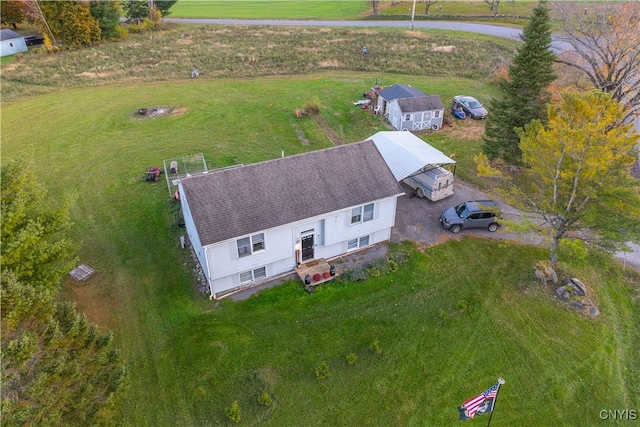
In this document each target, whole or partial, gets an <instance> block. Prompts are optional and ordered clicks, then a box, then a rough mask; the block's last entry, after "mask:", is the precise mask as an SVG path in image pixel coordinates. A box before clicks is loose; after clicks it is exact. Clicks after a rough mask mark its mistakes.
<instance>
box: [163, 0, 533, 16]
mask: <svg viewBox="0 0 640 427" xmlns="http://www.w3.org/2000/svg"><path fill="white" fill-rule="evenodd" d="M535 5H536V2H534V1H528V0H515V1H506V2H501V4H500V6H499V8H498V12H499V14H500V15H512V16H522V17H526V16H529V14H530V13H531V10H532V9H533V8H534V7H535ZM412 8H413V1H411V0H408V1H398V2H391V1H380V2H379V5H378V16H379V17H381V18H384V17H385V16H396V17H398V16H410V15H411V12H412ZM493 14H494V12H493V11H492V10H491V9H489V6H488V4H487V3H485V2H483V1H472V0H461V1H455V0H453V1H452V0H447V1H442V2H438V3H435V4H432V5H431V6H430V7H429V18H431V19H438V18H443V17H447V18H449V19H450V17H451V16H458V17H460V16H467V17H469V19H474V18H478V17H482V16H484V17H486V18H490V19H492V20H495V21H503V20H504V18H503V17H502V16H498V17H493ZM424 15H425V4H424V3H423V2H418V3H416V9H415V16H416V17H417V19H420V18H422V17H424ZM170 17H171V18H218V19H285V18H284V17H286V19H338V20H349V19H362V18H373V6H372V4H371V1H366V0H347V1H344V0H343V1H339V0H333V1H321V0H298V1H292V0H273V1H269V0H267V1H251V0H241V1H230V0H222V1H215V0H214V1H198V0H180V1H179V2H177V3H176V4H175V5H174V6H173V7H172V8H171V15H170Z"/></svg>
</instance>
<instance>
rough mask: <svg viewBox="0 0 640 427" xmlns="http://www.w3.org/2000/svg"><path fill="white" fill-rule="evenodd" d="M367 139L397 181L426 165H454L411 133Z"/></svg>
mask: <svg viewBox="0 0 640 427" xmlns="http://www.w3.org/2000/svg"><path fill="white" fill-rule="evenodd" d="M368 139H370V140H372V141H373V142H374V143H375V144H376V147H377V148H378V151H380V154H382V157H383V158H384V160H385V162H386V163H387V166H389V169H391V172H392V173H393V176H394V177H395V178H396V180H398V181H402V180H403V179H405V178H406V177H408V176H409V175H413V174H414V173H415V172H416V171H418V170H420V169H422V168H423V167H425V166H427V165H442V164H447V163H455V160H453V159H450V158H449V157H447V156H445V155H444V154H442V151H440V150H438V149H436V148H434V147H432V146H430V145H429V144H427V143H426V142H424V141H423V140H421V139H420V138H418V137H417V136H415V135H414V134H412V133H411V132H406V131H385V132H378V133H376V134H375V135H373V136H372V137H370V138H368Z"/></svg>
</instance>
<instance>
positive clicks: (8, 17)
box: [0, 0, 25, 30]
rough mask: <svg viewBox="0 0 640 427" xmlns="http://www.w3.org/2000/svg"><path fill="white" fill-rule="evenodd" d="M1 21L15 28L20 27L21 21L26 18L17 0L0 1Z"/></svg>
mask: <svg viewBox="0 0 640 427" xmlns="http://www.w3.org/2000/svg"><path fill="white" fill-rule="evenodd" d="M0 6H1V8H0V22H2V24H3V25H11V26H12V27H13V29H14V30H16V29H18V25H17V24H19V23H21V22H23V21H24V20H25V15H24V12H23V11H22V9H21V8H20V2H19V1H17V0H2V2H0Z"/></svg>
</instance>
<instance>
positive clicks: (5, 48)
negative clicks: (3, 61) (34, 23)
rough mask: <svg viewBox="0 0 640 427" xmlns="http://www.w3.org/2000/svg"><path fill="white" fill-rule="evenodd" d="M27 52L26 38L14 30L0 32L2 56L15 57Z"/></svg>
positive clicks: (0, 52) (0, 53)
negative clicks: (17, 54)
mask: <svg viewBox="0 0 640 427" xmlns="http://www.w3.org/2000/svg"><path fill="white" fill-rule="evenodd" d="M27 50H28V48H27V42H25V40H24V36H22V35H20V34H18V33H16V32H15V31H13V30H8V29H7V30H0V56H8V55H15V54H16V53H20V52H26V51H27Z"/></svg>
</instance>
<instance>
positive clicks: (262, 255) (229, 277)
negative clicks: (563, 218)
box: [185, 197, 396, 296]
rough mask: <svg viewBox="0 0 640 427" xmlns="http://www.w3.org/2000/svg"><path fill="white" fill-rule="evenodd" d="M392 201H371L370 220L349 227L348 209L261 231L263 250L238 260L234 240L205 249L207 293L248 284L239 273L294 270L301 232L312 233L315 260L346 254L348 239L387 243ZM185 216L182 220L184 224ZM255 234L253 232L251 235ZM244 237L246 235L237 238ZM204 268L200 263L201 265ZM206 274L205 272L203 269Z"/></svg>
mask: <svg viewBox="0 0 640 427" xmlns="http://www.w3.org/2000/svg"><path fill="white" fill-rule="evenodd" d="M395 212H396V198H395V197H392V198H388V199H384V200H379V201H377V202H375V206H374V219H373V220H372V221H367V222H364V223H358V224H353V225H352V224H351V208H349V209H346V210H342V211H338V212H333V213H330V214H327V215H324V216H322V217H316V218H312V219H308V220H304V221H299V222H297V223H293V224H287V225H284V226H282V227H278V228H274V229H271V230H266V231H264V232H263V233H264V235H265V248H266V249H265V250H264V251H261V252H257V253H254V254H252V255H249V256H245V257H242V258H238V251H237V245H236V240H237V239H231V240H226V241H224V242H220V243H216V244H214V245H209V246H207V247H206V248H205V249H206V256H207V261H208V263H209V270H210V273H211V279H212V280H211V282H210V287H211V292H212V294H214V296H215V295H217V294H220V293H221V292H226V291H230V290H233V289H236V288H239V287H241V286H248V285H249V284H242V285H241V284H240V278H239V273H240V272H243V271H248V270H254V269H256V268H260V267H265V266H266V270H267V278H268V277H273V276H278V275H281V274H284V273H287V272H290V271H292V270H293V269H294V268H295V265H296V260H295V244H296V241H297V240H298V239H299V238H300V235H301V233H303V232H305V231H307V230H311V229H313V230H314V232H315V245H316V246H315V258H316V259H318V258H332V257H336V256H339V255H341V254H344V253H346V252H347V242H348V241H349V240H351V239H355V238H360V237H362V236H367V235H368V236H369V244H375V243H379V242H383V241H385V240H389V238H390V236H391V227H392V226H393V225H394V223H395ZM186 219H187V218H186V217H185V221H186ZM254 234H257V233H254ZM239 237H246V236H239ZM203 265H204V264H203ZM205 271H206V269H205Z"/></svg>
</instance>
